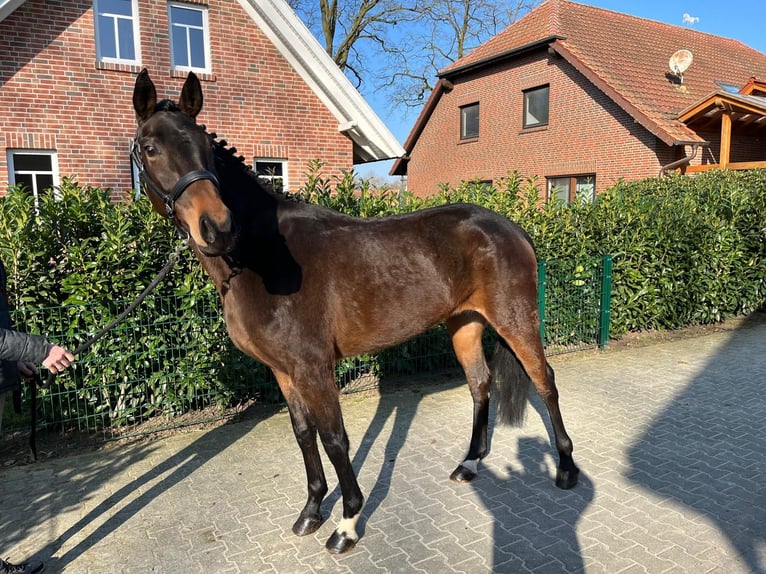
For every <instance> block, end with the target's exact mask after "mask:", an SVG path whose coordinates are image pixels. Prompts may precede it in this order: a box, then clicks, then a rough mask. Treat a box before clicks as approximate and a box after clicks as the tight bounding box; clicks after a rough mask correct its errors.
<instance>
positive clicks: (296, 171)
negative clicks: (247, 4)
mask: <svg viewBox="0 0 766 574" xmlns="http://www.w3.org/2000/svg"><path fill="white" fill-rule="evenodd" d="M194 3H196V4H200V3H201V4H205V5H208V6H209V23H210V38H211V50H210V51H211V60H212V74H210V75H204V76H200V77H201V79H202V80H203V81H202V89H203V93H204V97H205V105H204V108H203V111H202V113H201V114H200V116H199V118H198V120H199V121H200V123H204V124H206V125H207V126H208V127H209V128H210V130H211V131H215V132H216V133H217V134H218V135H219V136H221V137H224V138H225V139H227V140H228V141H229V143H230V144H231V145H234V146H236V147H237V150H238V152H239V153H240V154H241V155H244V156H245V157H246V158H247V161H248V163H252V161H253V157H254V156H263V155H270V154H272V153H274V154H278V157H280V158H286V159H288V161H289V163H288V167H289V172H288V180H289V182H290V185H291V188H292V189H294V184H298V183H300V182H301V181H303V179H304V178H303V175H302V174H303V172H304V171H305V170H306V166H307V165H308V162H309V161H310V160H312V159H316V158H318V159H321V160H322V161H324V162H325V163H326V164H327V167H326V168H325V174H326V175H328V176H332V175H336V174H337V175H339V174H340V171H341V170H342V169H349V168H351V167H352V153H353V149H352V143H351V141H350V140H349V139H348V138H347V137H346V136H344V135H342V134H340V133H339V132H338V122H337V120H336V119H335V118H334V116H333V115H332V114H331V113H330V112H329V111H328V110H327V109H326V108H325V107H324V105H323V104H322V103H321V101H320V100H319V99H318V98H317V97H316V95H315V94H314V93H313V92H312V91H311V90H310V89H309V87H308V86H307V85H306V84H305V83H304V82H303V80H302V79H301V78H300V77H299V76H298V75H297V74H296V73H295V72H294V71H293V69H292V68H291V67H290V65H289V64H288V63H287V61H286V60H285V59H284V58H283V57H282V56H281V55H280V54H279V53H278V52H277V50H276V48H274V47H273V45H272V44H271V43H270V41H269V40H268V39H267V38H266V36H265V35H264V34H263V33H262V32H261V31H260V29H259V28H258V27H257V26H256V24H255V23H254V22H253V21H252V20H251V19H250V18H249V17H248V16H247V14H246V13H245V12H244V11H243V10H242V9H241V7H240V6H239V4H238V3H237V2H236V1H235V0H210V1H209V2H199V1H196V2H194ZM139 15H140V34H141V48H140V50H141V56H142V57H141V64H142V66H141V67H146V68H148V69H149V72H150V75H151V77H152V79H153V80H154V82H155V84H156V85H157V90H158V95H159V97H160V98H164V97H169V98H172V99H174V100H177V99H178V96H179V94H180V91H181V86H182V85H183V79H184V78H185V74H175V76H176V77H174V75H173V73H172V72H171V70H170V51H169V43H168V23H167V2H165V1H160V2H157V1H154V0H152V1H151V2H148V1H144V0H142V1H141V2H139ZM0 53H1V54H3V58H2V60H0V109H2V110H3V113H2V116H0V118H2V119H0V148H1V149H2V151H3V153H2V154H0V192H4V190H5V188H6V186H7V184H8V169H7V158H6V153H5V152H6V150H8V149H9V148H17V147H23V148H44V149H53V150H56V152H57V156H58V167H59V173H60V175H61V176H62V177H63V176H74V177H75V179H76V180H77V181H79V182H80V183H81V184H87V185H92V186H100V187H107V188H111V189H112V190H114V191H116V192H117V193H116V194H115V196H116V197H118V196H123V195H125V194H129V193H130V188H131V169H130V160H129V143H130V139H131V137H132V134H133V133H134V131H135V119H134V114H133V107H132V100H131V98H132V93H133V84H134V82H135V75H136V73H137V72H138V71H140V68H133V67H129V66H114V65H112V66H109V65H97V64H96V48H95V39H94V24H93V10H92V3H91V2H73V1H67V2H55V3H54V2H45V1H44V0H28V1H27V2H25V3H24V4H23V5H22V6H21V7H20V8H18V9H17V10H16V11H15V12H14V13H13V14H11V15H10V16H8V17H7V18H6V19H5V20H4V21H3V22H0Z"/></svg>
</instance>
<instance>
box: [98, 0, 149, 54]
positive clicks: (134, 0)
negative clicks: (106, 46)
mask: <svg viewBox="0 0 766 574" xmlns="http://www.w3.org/2000/svg"><path fill="white" fill-rule="evenodd" d="M101 1H102V0H94V2H93V28H94V32H95V37H96V59H97V60H98V61H99V62H103V63H105V64H128V65H139V64H140V62H141V34H140V30H139V27H138V23H139V19H138V0H131V2H130V4H131V15H130V16H125V15H123V14H112V13H110V12H107V11H102V10H101V9H100V7H99V5H100V4H101ZM101 16H104V17H107V18H112V20H113V25H114V28H115V30H114V36H115V40H116V42H117V45H116V46H115V48H116V50H117V57H116V58H112V57H107V56H104V55H103V54H102V41H101V38H100V37H99V34H100V32H99V26H98V23H99V22H98V21H99V18H100V17H101ZM118 20H130V21H131V23H132V28H133V53H134V54H135V58H134V59H130V58H122V57H120V54H119V51H120V38H119V31H118V29H117V22H118Z"/></svg>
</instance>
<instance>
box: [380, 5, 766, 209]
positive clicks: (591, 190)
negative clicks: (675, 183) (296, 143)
mask: <svg viewBox="0 0 766 574" xmlns="http://www.w3.org/2000/svg"><path fill="white" fill-rule="evenodd" d="M671 59H672V62H671ZM671 65H672V66H673V67H674V69H673V70H671V68H670V66H671ZM756 78H766V55H764V54H762V53H760V52H758V51H756V50H753V49H751V48H749V47H748V46H745V45H744V44H742V43H741V42H738V41H736V40H730V39H726V38H721V37H718V36H712V35H710V34H704V33H701V32H697V31H694V30H691V29H689V28H684V27H679V26H671V25H668V24H662V23H659V22H654V21H650V20H646V19H641V18H636V17H633V16H628V15H625V14H620V13H617V12H613V11H609V10H603V9H599V8H594V7H592V6H585V5H582V4H577V3H574V2H569V1H566V0H548V1H547V2H545V3H543V4H541V5H540V6H539V7H538V8H536V9H535V10H532V11H531V12H529V13H528V14H527V15H526V16H525V17H523V18H522V19H520V20H518V21H517V22H515V23H513V24H511V25H510V26H509V27H507V28H506V29H505V30H504V31H502V32H500V33H499V34H498V35H497V36H495V37H493V38H492V39H490V40H489V41H487V42H486V43H484V44H482V45H480V46H479V47H477V48H476V49H475V50H473V51H472V52H470V53H469V54H467V55H466V56H464V57H463V58H461V59H459V60H457V61H456V62H454V63H453V64H452V65H450V66H448V67H447V68H445V69H443V70H442V71H441V72H440V73H439V75H438V82H437V84H436V87H435V89H434V90H433V92H432V93H431V95H430V97H429V99H428V101H427V102H426V104H425V106H424V107H423V110H422V111H421V113H420V116H419V117H418V119H417V120H416V122H415V125H414V127H413V128H412V131H411V132H410V134H409V136H408V138H407V140H406V141H405V144H404V147H405V150H406V152H407V155H406V156H404V157H403V158H400V159H398V160H396V161H395V162H394V164H393V167H392V169H391V174H392V175H406V176H407V182H408V187H409V189H410V190H411V191H413V192H414V193H417V194H420V195H427V194H430V193H434V192H435V191H437V189H438V184H439V183H449V184H451V185H456V184H458V183H459V182H460V181H467V180H473V179H478V180H480V181H485V182H495V181H497V180H498V179H499V178H502V177H504V176H507V175H508V174H509V173H510V172H512V171H518V172H519V173H520V174H522V175H524V176H528V177H529V176H537V177H538V178H539V179H538V182H539V183H540V187H541V191H542V188H543V187H545V188H546V189H547V194H548V196H549V197H550V196H551V195H552V194H553V195H556V196H558V197H560V198H561V199H563V200H565V201H568V200H572V199H574V197H575V196H577V195H582V196H585V197H593V196H594V194H595V193H598V192H601V191H603V190H604V189H606V188H608V187H610V186H612V185H613V184H614V183H615V182H616V181H618V180H619V179H621V178H622V179H626V180H630V179H637V178H645V177H652V176H657V175H658V174H661V173H665V172H667V171H670V170H674V169H680V170H682V171H685V172H687V173H688V172H693V171H699V170H702V169H709V168H711V167H728V168H732V169H745V168H752V167H766V120H765V119H764V116H766V98H764V97H763V96H764V95H766V92H764V91H763V88H764V84H763V82H761V81H759V80H757V79H756Z"/></svg>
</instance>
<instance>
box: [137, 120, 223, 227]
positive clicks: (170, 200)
mask: <svg viewBox="0 0 766 574" xmlns="http://www.w3.org/2000/svg"><path fill="white" fill-rule="evenodd" d="M130 156H131V157H132V158H133V162H134V163H135V164H136V167H137V168H138V179H139V181H140V182H141V183H142V184H143V185H145V186H146V188H147V189H148V190H149V191H151V192H152V193H153V194H154V195H156V196H157V197H158V198H159V199H160V200H161V201H162V203H164V204H165V212H166V213H167V215H168V217H169V218H171V219H173V220H174V221H175V214H176V210H175V204H176V201H178V198H179V197H181V195H182V194H183V192H184V191H186V188H187V187H189V186H190V185H191V184H192V183H194V182H195V181H200V180H202V179H207V180H209V181H210V182H212V183H213V185H214V186H215V188H216V189H217V190H220V188H221V184H220V183H219V182H218V178H217V177H216V175H215V174H214V173H213V172H212V171H210V170H207V169H195V170H193V171H190V172H189V173H187V174H186V175H183V176H181V178H180V179H179V180H178V181H177V182H176V184H175V185H174V186H173V189H172V190H170V193H165V192H164V191H162V190H161V189H160V187H159V186H158V185H157V184H156V183H154V181H152V178H150V177H149V174H147V173H146V169H145V168H144V160H143V158H142V157H141V144H139V143H138V132H136V137H134V138H133V145H132V147H131V150H130ZM176 224H178V222H177V221H176Z"/></svg>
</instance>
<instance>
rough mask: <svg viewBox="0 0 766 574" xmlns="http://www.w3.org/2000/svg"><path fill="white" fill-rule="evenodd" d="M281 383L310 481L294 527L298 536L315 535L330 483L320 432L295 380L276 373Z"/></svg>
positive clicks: (322, 520) (320, 523) (320, 522)
mask: <svg viewBox="0 0 766 574" xmlns="http://www.w3.org/2000/svg"><path fill="white" fill-rule="evenodd" d="M275 374H276V376H277V381H278V382H279V386H280V388H281V389H282V394H283V395H284V396H285V399H286V400H287V404H288V410H289V412H290V420H291V421H292V423H293V432H294V433H295V440H296V441H298V446H299V447H300V449H301V453H302V454H303V464H304V466H305V467H306V482H307V486H308V498H307V500H306V505H305V506H304V507H303V510H301V513H300V514H299V515H298V519H297V520H296V521H295V524H293V532H294V533H295V534H297V535H298V536H306V535H307V534H313V533H314V532H316V531H317V530H318V529H319V527H320V526H321V525H322V523H323V522H324V519H323V518H322V515H321V513H320V512H319V508H320V506H321V504H322V500H324V497H325V494H327V480H326V479H325V475H324V469H323V468H322V459H321V458H320V456H319V448H318V447H317V440H316V436H317V429H316V425H315V424H314V423H313V421H311V419H310V416H308V414H307V412H306V408H305V406H304V405H303V404H302V402H301V400H300V398H299V396H298V395H297V393H295V389H293V388H292V386H291V385H292V381H291V380H290V379H289V377H287V375H283V374H281V373H275Z"/></svg>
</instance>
